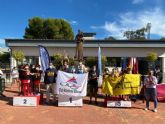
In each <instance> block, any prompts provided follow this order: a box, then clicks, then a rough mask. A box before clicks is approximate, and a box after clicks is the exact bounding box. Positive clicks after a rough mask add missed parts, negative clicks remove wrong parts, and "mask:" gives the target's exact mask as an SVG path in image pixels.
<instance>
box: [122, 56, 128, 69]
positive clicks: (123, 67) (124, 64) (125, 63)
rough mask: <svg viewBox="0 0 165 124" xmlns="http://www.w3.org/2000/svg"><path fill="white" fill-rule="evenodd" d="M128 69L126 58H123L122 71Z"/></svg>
mask: <svg viewBox="0 0 165 124" xmlns="http://www.w3.org/2000/svg"><path fill="white" fill-rule="evenodd" d="M126 68H127V60H126V57H123V58H122V71H124V70H125V69H126Z"/></svg>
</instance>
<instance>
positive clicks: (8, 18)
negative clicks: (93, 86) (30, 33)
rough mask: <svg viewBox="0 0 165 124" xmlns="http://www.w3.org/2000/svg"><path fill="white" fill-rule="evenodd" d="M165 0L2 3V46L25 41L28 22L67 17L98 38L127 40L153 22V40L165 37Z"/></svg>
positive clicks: (22, 0)
mask: <svg viewBox="0 0 165 124" xmlns="http://www.w3.org/2000/svg"><path fill="white" fill-rule="evenodd" d="M164 6H165V0H0V47H5V43H4V39H9V38H18V39H21V38H23V35H24V32H25V28H26V26H28V19H30V18H33V17H35V16H38V17H41V18H63V19H65V20H67V21H68V22H69V23H70V24H71V27H72V28H73V31H74V34H75V35H76V34H77V31H78V29H80V30H81V31H83V32H95V33H96V39H104V38H106V37H109V36H113V37H115V38H117V39H124V37H123V33H124V32H125V31H127V30H136V29H140V28H142V27H146V25H147V23H151V38H152V39H160V38H161V37H165V8H164Z"/></svg>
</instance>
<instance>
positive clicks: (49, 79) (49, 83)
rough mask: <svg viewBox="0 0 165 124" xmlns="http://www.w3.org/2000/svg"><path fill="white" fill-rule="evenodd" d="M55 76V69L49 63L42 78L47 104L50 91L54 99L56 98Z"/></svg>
mask: <svg viewBox="0 0 165 124" xmlns="http://www.w3.org/2000/svg"><path fill="white" fill-rule="evenodd" d="M56 76H57V70H56V69H55V68H54V66H53V64H52V63H49V68H48V69H46V71H45V78H44V83H45V84H46V103H47V104H49V100H50V93H51V91H52V94H53V96H54V100H55V98H56V96H55V86H56V84H55V83H56ZM54 102H55V101H54Z"/></svg>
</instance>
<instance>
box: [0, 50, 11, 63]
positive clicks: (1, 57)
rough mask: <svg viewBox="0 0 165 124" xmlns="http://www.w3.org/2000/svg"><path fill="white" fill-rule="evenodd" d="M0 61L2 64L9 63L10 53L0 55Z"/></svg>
mask: <svg viewBox="0 0 165 124" xmlns="http://www.w3.org/2000/svg"><path fill="white" fill-rule="evenodd" d="M0 60H1V62H3V63H10V53H9V52H5V53H0Z"/></svg>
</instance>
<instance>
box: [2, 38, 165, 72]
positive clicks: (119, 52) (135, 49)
mask: <svg viewBox="0 0 165 124" xmlns="http://www.w3.org/2000/svg"><path fill="white" fill-rule="evenodd" d="M5 41H6V46H7V47H9V48H10V50H11V54H12V52H13V51H22V52H24V54H25V56H26V57H27V60H28V61H27V62H28V63H30V64H31V63H32V62H34V63H39V59H40V58H39V47H38V45H42V46H45V47H46V48H47V50H48V52H49V55H50V56H52V55H53V54H55V53H61V54H64V53H67V55H69V56H71V57H74V56H75V47H76V42H75V41H74V40H51V39H6V40H5ZM98 45H100V46H101V48H102V55H104V56H107V57H146V56H147V54H148V53H149V52H156V53H157V54H158V56H159V60H160V66H161V67H162V71H163V73H165V41H160V40H144V41H141V40H140V41H138V40H114V41H112V40H85V42H84V56H85V57H89V56H97V50H98ZM15 64H16V63H15V60H14V59H13V58H11V67H13V66H15Z"/></svg>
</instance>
